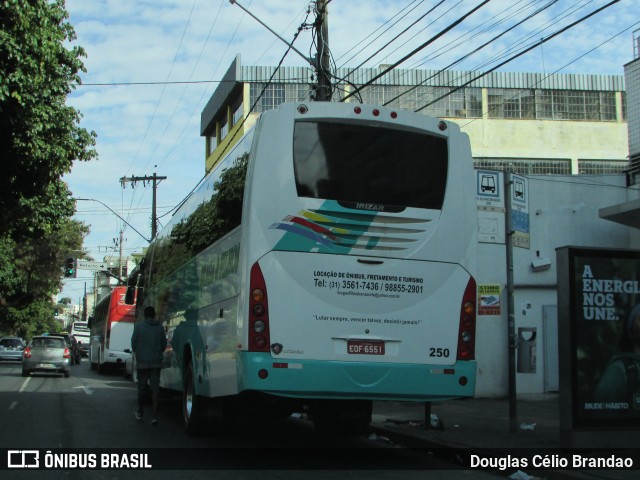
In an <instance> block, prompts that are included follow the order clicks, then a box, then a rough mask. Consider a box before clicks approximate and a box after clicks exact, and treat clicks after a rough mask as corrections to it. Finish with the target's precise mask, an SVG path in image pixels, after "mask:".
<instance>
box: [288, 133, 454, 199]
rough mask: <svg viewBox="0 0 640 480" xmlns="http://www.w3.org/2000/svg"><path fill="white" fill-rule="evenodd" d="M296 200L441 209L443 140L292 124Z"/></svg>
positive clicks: (445, 158)
mask: <svg viewBox="0 0 640 480" xmlns="http://www.w3.org/2000/svg"><path fill="white" fill-rule="evenodd" d="M293 161H294V171H295V177H296V188H297V191H298V196H300V197H310V198H320V199H327V200H337V201H340V202H344V203H347V204H365V205H370V204H375V205H377V206H384V207H395V208H396V210H402V209H404V208H406V207H415V208H428V209H441V208H442V202H443V200H444V194H445V186H446V183H447V169H448V151H447V140H446V139H444V138H440V137H436V136H432V135H425V134H424V133H415V132H408V131H404V130H394V129H390V128H384V127H376V126H370V125H364V126H363V125H351V124H347V123H335V122H331V123H329V122H308V121H299V122H296V125H295V130H294V136H293Z"/></svg>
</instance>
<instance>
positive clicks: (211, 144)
mask: <svg viewBox="0 0 640 480" xmlns="http://www.w3.org/2000/svg"><path fill="white" fill-rule="evenodd" d="M217 147H218V139H217V138H216V133H215V132H213V133H211V134H209V135H207V157H208V156H209V155H211V154H212V153H213V151H214V150H215V149H216V148H217Z"/></svg>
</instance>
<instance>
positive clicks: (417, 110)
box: [414, 0, 620, 112]
mask: <svg viewBox="0 0 640 480" xmlns="http://www.w3.org/2000/svg"><path fill="white" fill-rule="evenodd" d="M619 1H620V0H612V1H611V2H609V3H607V4H606V5H603V6H602V7H600V8H598V9H596V10H594V11H593V12H591V13H589V14H588V15H585V16H584V17H582V18H580V19H578V20H576V21H575V22H573V23H570V24H569V25H567V26H566V27H564V28H561V29H560V30H558V31H556V32H555V33H553V34H551V35H550V36H548V37H545V38H543V39H541V40H539V41H538V42H536V43H534V44H533V45H531V46H530V47H529V48H526V49H525V50H523V51H521V52H520V53H517V54H516V55H513V56H512V57H510V58H508V59H507V60H505V61H504V62H501V63H499V64H498V65H496V66H495V67H493V68H491V69H489V70H487V71H486V72H482V73H481V74H479V75H476V76H475V77H474V78H472V79H471V80H469V81H467V82H465V83H464V84H462V85H460V86H458V87H455V88H454V89H453V90H451V91H450V92H448V93H446V94H445V95H441V96H439V97H438V98H436V99H435V100H433V101H431V102H429V103H427V104H426V105H424V106H422V107H420V108H418V109H416V110H414V111H415V112H419V111H421V110H423V109H425V108H427V107H428V106H430V105H433V104H434V103H436V102H439V101H440V100H442V99H443V98H445V97H448V96H449V95H451V94H452V93H454V92H457V91H458V90H460V89H462V88H464V87H466V86H467V85H469V84H471V83H473V82H475V81H476V80H478V79H479V78H482V77H484V76H485V75H488V74H489V73H491V72H493V71H495V70H497V69H498V68H500V67H502V66H504V65H506V64H507V63H509V62H511V61H513V60H515V59H516V58H518V57H521V56H522V55H524V54H525V53H527V52H529V51H531V50H533V49H534V48H536V47H538V46H540V45H542V44H543V43H546V42H548V41H549V40H551V39H552V38H554V37H556V36H558V35H560V34H561V33H563V32H566V31H567V30H569V29H571V28H573V27H575V26H576V25H578V24H579V23H582V22H584V21H585V20H587V19H588V18H590V17H592V16H594V15H596V14H597V13H600V12H601V11H603V10H605V9H607V8H609V7H610V6H611V5H614V4H616V3H618V2H619Z"/></svg>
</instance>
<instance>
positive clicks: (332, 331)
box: [128, 102, 477, 432]
mask: <svg viewBox="0 0 640 480" xmlns="http://www.w3.org/2000/svg"><path fill="white" fill-rule="evenodd" d="M475 209H476V207H475V182H474V171H473V165H472V159H471V150H470V144H469V140H468V137H467V135H466V134H463V133H461V132H460V129H459V128H458V127H457V126H456V125H455V124H453V123H449V122H445V121H441V120H438V119H435V118H431V117H428V116H425V115H421V114H416V113H412V112H407V111H403V110H392V109H388V108H383V107H374V106H369V105H362V104H357V105H356V104H345V103H328V102H315V103H308V104H302V103H284V104H282V105H281V106H279V107H278V108H276V109H274V110H270V111H267V112H265V113H263V114H262V115H261V116H260V118H259V119H258V121H257V123H256V125H255V127H254V128H253V129H252V130H250V131H249V132H248V133H246V134H245V136H244V137H243V138H242V139H240V140H239V141H238V142H237V143H236V144H235V146H233V147H232V148H231V149H230V150H229V152H228V154H227V155H226V156H225V157H224V158H223V159H222V160H221V161H220V163H219V164H218V165H217V166H216V168H215V169H213V171H212V172H211V173H210V175H209V176H208V177H207V178H206V179H205V180H204V181H203V182H202V184H201V185H200V186H199V188H198V189H197V190H195V192H194V194H193V195H192V196H191V197H190V198H189V199H188V201H186V202H185V203H184V205H183V206H182V207H181V208H180V209H179V210H178V212H177V213H176V214H175V216H174V218H173V219H172V221H171V223H170V224H169V225H168V226H167V227H166V228H165V229H164V230H163V231H162V232H161V233H160V234H159V236H158V237H157V239H156V240H155V241H154V242H153V244H152V246H151V248H150V249H149V251H148V252H147V255H146V258H145V259H144V261H143V262H142V264H141V266H140V268H139V270H138V271H137V272H136V274H135V275H132V277H131V278H130V285H131V286H133V285H134V283H135V285H137V286H138V290H137V295H138V297H137V299H138V302H137V303H138V305H139V306H140V307H144V306H146V305H153V306H154V307H155V309H156V312H157V315H158V318H159V319H160V320H161V321H162V322H163V323H164V325H165V327H166V330H167V334H168V337H169V340H170V343H169V347H168V348H167V350H166V352H165V358H164V366H163V370H162V375H161V386H162V387H165V388H168V389H171V390H177V391H181V392H183V395H182V396H183V402H182V404H183V411H184V418H185V422H186V427H187V431H189V432H191V431H194V430H196V429H198V427H199V425H200V424H201V420H202V418H203V417H204V416H205V414H206V410H207V408H208V407H209V405H210V404H212V403H213V404H215V405H220V404H222V403H225V404H226V403H233V404H234V408H233V411H234V412H238V413H242V408H243V406H246V409H247V411H249V410H250V409H255V408H259V407H264V410H267V409H268V408H273V411H274V412H278V413H286V412H291V411H295V410H296V409H301V408H304V409H305V411H307V412H308V413H309V416H310V418H311V419H313V421H314V422H315V424H316V426H317V427H318V428H323V429H325V428H333V427H349V428H353V429H356V430H357V429H360V430H362V429H363V427H364V428H366V427H367V426H368V424H369V421H370V418H371V405H372V401H374V400H396V401H420V402H423V401H434V400H443V399H448V398H456V397H470V396H473V394H474V389H475V378H476V362H475V322H476V320H475V309H476V284H475V280H474V270H475V264H476V258H475V252H476V240H475V235H476V228H477V220H476V214H475ZM140 287H142V288H143V290H141V289H140ZM128 293H129V294H131V293H133V288H131V289H130V291H129V292H128ZM141 310H142V308H140V309H139V318H140V314H141ZM208 399H218V401H216V402H209V401H208ZM230 399H233V402H226V400H230ZM221 400H225V401H224V402H221ZM238 405H240V407H238ZM298 411H300V410H298ZM245 413H246V412H245Z"/></svg>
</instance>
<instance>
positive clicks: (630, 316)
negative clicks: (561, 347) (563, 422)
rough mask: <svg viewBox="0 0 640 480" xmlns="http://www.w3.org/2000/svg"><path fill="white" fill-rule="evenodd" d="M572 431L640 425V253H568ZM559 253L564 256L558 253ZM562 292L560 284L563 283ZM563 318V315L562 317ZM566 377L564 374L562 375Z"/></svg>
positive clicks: (566, 366)
mask: <svg viewBox="0 0 640 480" xmlns="http://www.w3.org/2000/svg"><path fill="white" fill-rule="evenodd" d="M567 252H568V263H567V265H568V274H569V278H568V279H567V280H569V282H568V283H569V285H568V287H569V289H568V292H564V291H562V290H559V296H560V295H565V294H566V295H568V298H569V305H568V306H569V316H570V319H569V323H568V326H569V331H566V330H565V331H564V332H562V331H561V335H564V336H565V340H564V341H565V342H566V337H567V336H568V337H569V339H570V343H569V345H570V348H569V349H568V350H569V353H568V354H569V355H570V356H571V358H570V359H569V360H570V361H567V362H561V368H564V369H570V370H571V371H570V374H571V375H570V378H571V390H572V396H571V398H572V410H573V426H574V427H576V428H583V427H584V428H607V429H616V428H621V429H629V428H633V429H637V428H638V427H639V426H640V252H638V251H627V250H623V251H616V250H613V251H610V250H600V249H581V248H569V249H567ZM559 253H560V252H559ZM558 280H559V287H560V281H561V279H560V278H559V279H558ZM560 313H561V314H562V312H560ZM561 373H562V372H561Z"/></svg>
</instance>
